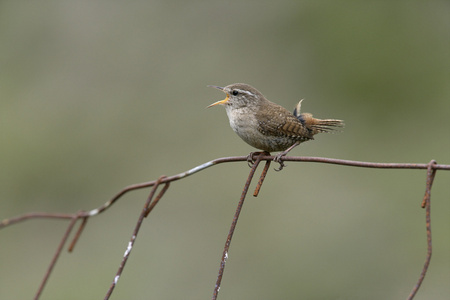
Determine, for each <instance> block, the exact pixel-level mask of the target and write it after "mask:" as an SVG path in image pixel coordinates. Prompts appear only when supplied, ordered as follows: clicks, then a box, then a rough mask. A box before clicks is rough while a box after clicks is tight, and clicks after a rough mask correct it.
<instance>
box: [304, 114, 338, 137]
mask: <svg viewBox="0 0 450 300" xmlns="http://www.w3.org/2000/svg"><path fill="white" fill-rule="evenodd" d="M301 117H302V118H303V120H305V125H306V127H307V128H308V129H310V130H312V132H313V134H317V133H320V132H333V131H339V130H340V128H343V127H344V125H345V124H344V121H342V120H337V119H324V120H322V119H316V118H314V117H313V116H312V114H308V113H303V114H301Z"/></svg>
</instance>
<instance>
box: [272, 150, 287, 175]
mask: <svg viewBox="0 0 450 300" xmlns="http://www.w3.org/2000/svg"><path fill="white" fill-rule="evenodd" d="M285 155H286V153H284V152H281V153H280V154H278V155H276V156H275V158H274V159H273V161H274V162H277V163H279V164H280V167H279V168H278V169H275V171H277V172H279V171H281V170H283V168H284V167H286V165H285V164H284V162H283V160H282V159H281V158H282V157H283V156H285Z"/></svg>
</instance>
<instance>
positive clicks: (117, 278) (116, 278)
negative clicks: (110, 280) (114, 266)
mask: <svg viewBox="0 0 450 300" xmlns="http://www.w3.org/2000/svg"><path fill="white" fill-rule="evenodd" d="M119 278H120V275H116V277H114V284H117V281H119Z"/></svg>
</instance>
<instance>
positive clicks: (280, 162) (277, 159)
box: [273, 142, 300, 171]
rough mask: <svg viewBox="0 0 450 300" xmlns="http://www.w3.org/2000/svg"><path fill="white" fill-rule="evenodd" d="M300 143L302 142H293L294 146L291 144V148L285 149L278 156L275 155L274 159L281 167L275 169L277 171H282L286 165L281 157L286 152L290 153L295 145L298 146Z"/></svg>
mask: <svg viewBox="0 0 450 300" xmlns="http://www.w3.org/2000/svg"><path fill="white" fill-rule="evenodd" d="M298 145H300V142H295V144H293V145H292V146H290V147H289V148H287V149H286V150H284V151H283V152H281V153H279V154H277V156H275V158H274V159H273V161H275V162H277V163H279V164H280V167H279V168H278V169H275V171H281V170H283V168H284V167H285V166H286V165H285V164H284V162H283V160H282V159H281V158H282V157H283V156H285V155H286V154H288V152H289V151H291V150H292V149H294V148H295V147H297V146H298Z"/></svg>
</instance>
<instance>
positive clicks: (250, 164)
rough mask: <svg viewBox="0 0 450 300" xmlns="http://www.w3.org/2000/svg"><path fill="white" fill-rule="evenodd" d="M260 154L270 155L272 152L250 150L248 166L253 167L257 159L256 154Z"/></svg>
mask: <svg viewBox="0 0 450 300" xmlns="http://www.w3.org/2000/svg"><path fill="white" fill-rule="evenodd" d="M258 155H270V153H269V152H267V151H262V152H260V151H256V152H250V154H249V155H248V156H247V164H248V166H249V167H250V168H251V167H253V164H254V163H255V161H256V158H255V157H256V156H258Z"/></svg>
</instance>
